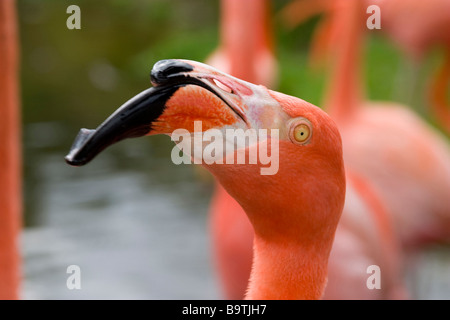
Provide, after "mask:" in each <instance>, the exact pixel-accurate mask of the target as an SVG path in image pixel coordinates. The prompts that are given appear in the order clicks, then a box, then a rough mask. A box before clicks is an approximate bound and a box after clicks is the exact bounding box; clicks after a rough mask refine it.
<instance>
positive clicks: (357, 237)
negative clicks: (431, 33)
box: [208, 0, 407, 300]
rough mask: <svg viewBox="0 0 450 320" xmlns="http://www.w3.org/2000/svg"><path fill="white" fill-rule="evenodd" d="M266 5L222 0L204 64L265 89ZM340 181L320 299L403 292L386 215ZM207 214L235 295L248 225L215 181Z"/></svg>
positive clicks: (271, 67) (268, 64) (242, 286)
mask: <svg viewBox="0 0 450 320" xmlns="http://www.w3.org/2000/svg"><path fill="white" fill-rule="evenodd" d="M318 4H320V3H318ZM267 5H268V3H267V1H260V0H257V1H245V2H242V1H233V0H232V1H223V2H222V12H223V18H222V22H221V30H222V33H221V34H222V45H221V46H220V48H219V49H218V50H217V51H216V52H215V53H214V54H213V55H212V57H211V58H209V59H208V63H209V64H212V65H214V66H215V67H217V68H222V70H223V71H226V72H227V73H230V74H232V75H233V76H236V77H239V78H242V79H244V80H247V81H250V82H255V83H261V84H263V85H266V86H268V87H270V86H271V85H273V84H274V82H275V80H274V74H275V70H276V67H275V58H274V57H273V48H272V46H271V43H272V42H273V41H272V40H270V39H269V37H270V36H271V32H270V29H269V28H267V27H266V30H264V29H262V28H261V27H259V26H268V25H269V23H268V21H267V20H268V14H267V11H268V8H267ZM262 6H265V9H262ZM253 9H254V10H253ZM257 13H259V16H258V15H257ZM236 30H239V31H240V32H236ZM261 32H264V34H261ZM261 57H264V58H261ZM268 57H270V58H268ZM264 62H265V63H264ZM347 181H348V188H347V195H348V199H347V201H346V203H347V204H346V207H345V209H344V212H343V217H342V219H341V222H340V224H339V226H338V230H337V234H336V240H335V243H334V246H333V250H332V253H331V257H330V262H329V270H330V275H331V276H330V277H329V280H328V286H327V289H326V293H325V295H324V298H327V299H355V298H356V299H376V298H403V297H406V296H407V294H406V293H405V290H404V289H403V285H401V281H399V280H397V279H396V278H398V277H399V271H400V265H401V259H400V254H399V252H398V245H397V244H396V240H395V239H393V238H394V236H393V235H392V230H391V227H390V221H389V217H388V213H387V212H386V210H385V208H384V207H383V205H382V204H381V203H380V202H379V200H378V199H377V196H376V195H375V194H374V191H373V189H372V188H371V187H370V186H369V185H368V184H367V182H363V180H362V179H360V178H359V177H357V176H356V175H355V174H353V175H352V176H351V177H348V178H347ZM210 217H211V234H212V240H213V241H212V242H213V256H214V260H215V265H216V269H217V270H218V275H219V280H220V281H221V285H222V288H223V291H224V296H225V297H226V298H228V299H233V300H234V299H241V298H242V297H244V294H245V290H246V288H247V282H248V279H249V276H250V267H251V264H252V247H253V229H252V226H251V224H250V223H249V221H248V219H247V216H246V215H245V212H244V211H243V209H242V208H241V206H240V205H239V204H238V203H237V202H236V200H234V199H233V197H231V196H230V195H229V194H228V193H227V192H226V190H225V189H224V188H223V187H222V186H221V185H220V184H218V183H217V184H216V187H215V193H214V195H213V200H212V204H211V208H210ZM380 221H381V222H380ZM374 226H375V228H374ZM350 239H351V241H350ZM343 261H345V262H344V263H342V262H343ZM369 262H370V263H369ZM349 263H351V264H352V267H349ZM372 264H376V265H382V267H383V268H382V269H383V270H385V271H386V281H385V282H384V283H383V290H380V291H370V290H368V289H367V287H366V286H365V281H366V279H367V273H366V267H367V266H369V265H372ZM344 288H345V289H344Z"/></svg>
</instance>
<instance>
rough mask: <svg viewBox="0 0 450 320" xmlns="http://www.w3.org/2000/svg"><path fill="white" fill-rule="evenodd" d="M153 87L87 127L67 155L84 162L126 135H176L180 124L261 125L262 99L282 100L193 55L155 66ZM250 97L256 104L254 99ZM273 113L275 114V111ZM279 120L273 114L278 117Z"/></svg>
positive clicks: (270, 104)
mask: <svg viewBox="0 0 450 320" xmlns="http://www.w3.org/2000/svg"><path fill="white" fill-rule="evenodd" d="M151 81H152V85H153V87H152V88H149V89H147V90H145V91H143V92H141V93H140V94H138V95H136V96H135V97H133V98H131V99H130V100H128V101H127V102H126V103H124V104H123V105H122V106H121V107H120V108H119V109H117V110H116V111H115V112H114V113H113V114H112V115H111V116H110V117H108V118H107V119H106V120H105V121H104V122H103V123H102V124H101V125H100V126H98V127H97V129H95V130H89V129H81V130H80V132H79V134H78V136H77V137H76V138H75V141H74V143H73V145H72V147H71V149H70V152H69V153H68V155H67V156H66V157H65V159H66V162H67V163H68V164H70V165H74V166H82V165H85V164H87V163H88V162H89V161H91V160H92V159H93V158H94V157H95V156H97V155H98V154H99V153H100V152H101V151H102V150H104V149H105V148H107V147H108V146H110V145H112V144H114V143H116V142H119V141H121V140H123V139H126V138H135V137H140V136H144V135H150V134H169V135H170V134H171V133H172V132H173V131H174V130H175V129H180V128H184V129H187V130H188V131H189V132H193V131H194V129H193V128H194V121H198V120H200V121H202V123H203V129H204V130H208V129H210V128H219V129H220V128H223V127H238V128H247V127H255V126H258V123H256V122H258V121H261V119H256V122H255V121H254V120H252V118H251V117H249V116H248V114H252V113H251V112H250V113H249V109H251V108H254V107H257V106H256V105H257V104H258V103H255V101H258V99H256V100H255V99H254V97H255V95H256V96H258V97H259V101H260V102H261V103H262V104H263V105H264V107H266V106H267V105H268V107H269V108H270V107H272V108H273V107H274V104H276V105H278V103H277V102H276V101H274V100H273V99H272V98H270V94H269V93H268V90H267V89H266V88H264V87H262V86H256V85H253V84H251V83H248V82H245V81H242V80H239V79H236V78H234V77H232V76H230V75H227V74H225V73H222V72H220V71H218V70H216V69H214V68H212V67H210V66H208V65H205V64H202V63H199V62H195V61H189V60H162V61H159V62H157V63H156V64H155V65H154V67H153V69H152V71H151ZM248 101H250V102H251V103H248ZM269 117H270V116H269ZM272 120H273V119H272Z"/></svg>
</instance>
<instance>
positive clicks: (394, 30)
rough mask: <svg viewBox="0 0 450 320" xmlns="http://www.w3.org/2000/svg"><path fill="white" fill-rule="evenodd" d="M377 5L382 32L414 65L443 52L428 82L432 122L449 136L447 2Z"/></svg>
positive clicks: (381, 1)
mask: <svg viewBox="0 0 450 320" xmlns="http://www.w3.org/2000/svg"><path fill="white" fill-rule="evenodd" d="M376 4H377V5H378V6H380V8H381V11H382V23H383V28H382V30H383V31H384V32H386V33H387V34H388V36H389V37H390V38H391V39H392V40H393V41H394V43H395V44H397V45H398V46H400V48H401V49H402V50H403V51H404V52H405V53H406V55H408V56H409V57H410V58H411V59H412V60H414V62H415V63H420V62H421V61H423V60H424V58H425V56H426V55H427V54H429V53H430V52H431V51H432V49H434V48H440V49H443V50H444V52H445V53H444V57H443V63H442V66H441V67H440V68H438V70H437V71H436V74H435V76H434V78H433V79H432V80H431V82H430V88H429V98H430V107H432V110H433V112H434V115H435V119H436V120H437V121H438V123H440V124H441V125H442V127H443V128H444V129H445V130H447V132H448V133H450V105H449V104H448V102H447V98H448V97H447V92H448V84H449V81H450V32H449V30H450V1H447V0H427V1H420V0H389V1H386V0H378V1H377V2H376Z"/></svg>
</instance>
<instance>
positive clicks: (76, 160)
mask: <svg viewBox="0 0 450 320" xmlns="http://www.w3.org/2000/svg"><path fill="white" fill-rule="evenodd" d="M151 82H152V85H153V87H152V88H150V89H147V90H145V91H144V92H142V93H140V94H138V95H137V96H135V97H133V98H132V99H130V100H129V101H127V102H126V103H125V104H123V105H122V106H121V107H120V108H119V109H117V110H116V111H115V112H114V113H113V114H112V115H111V116H110V117H109V118H107V119H106V120H105V121H104V122H103V123H102V124H101V125H100V126H99V127H98V128H97V129H95V130H88V129H81V131H80V133H79V135H78V136H77V138H76V139H75V142H74V144H73V146H72V148H71V150H70V152H69V154H68V155H67V156H66V161H67V163H69V164H71V165H74V166H81V165H84V164H86V163H88V162H89V161H91V160H92V159H93V158H94V157H95V156H96V155H98V154H99V153H100V152H101V151H102V150H104V149H105V148H106V147H108V146H110V145H112V144H114V143H116V142H118V141H121V140H123V139H126V138H133V137H140V136H145V135H154V134H167V135H170V136H172V138H173V137H174V135H175V133H176V132H177V129H178V130H181V129H182V131H183V132H184V134H187V138H186V136H184V137H183V139H179V140H182V141H177V142H178V143H179V144H178V146H179V147H180V146H181V147H182V150H183V151H184V152H185V153H188V154H189V155H190V156H191V157H192V158H193V159H195V158H196V151H195V150H197V151H198V150H200V152H199V154H201V156H200V158H201V159H200V161H199V163H201V164H203V165H204V166H206V168H207V169H208V170H209V171H211V172H212V173H213V174H214V175H215V176H216V177H217V178H218V180H219V181H220V182H221V183H222V184H223V186H224V187H225V188H226V189H227V191H228V192H229V193H230V194H231V195H232V196H233V197H234V198H235V199H236V200H237V201H238V202H239V203H240V204H241V205H242V206H243V208H244V209H245V210H246V212H252V213H249V217H250V219H251V220H252V223H253V225H254V226H255V229H257V225H258V224H259V223H260V222H261V221H264V223H265V224H270V223H272V224H273V219H272V218H270V217H269V216H267V219H260V218H259V217H258V218H256V217H255V215H259V216H263V215H265V214H266V212H278V214H277V219H278V222H279V223H277V224H276V225H273V226H271V228H269V229H272V231H274V232H281V233H285V232H286V228H288V229H290V228H291V222H290V221H292V217H291V216H289V215H292V213H288V212H284V211H285V210H284V209H283V208H285V207H286V201H288V200H289V199H290V200H289V201H292V202H293V203H294V204H295V203H297V202H301V203H303V206H305V205H306V210H308V206H311V208H312V206H313V203H317V202H318V201H317V200H320V199H317V197H320V198H321V199H322V200H323V201H320V206H324V207H326V206H337V207H339V208H340V209H339V210H337V211H339V213H338V214H336V215H335V217H333V218H332V219H329V217H327V216H326V215H324V216H323V217H322V216H316V217H314V219H322V220H324V221H326V220H329V221H331V223H332V224H333V225H335V224H336V225H337V220H338V219H339V216H340V211H341V210H342V206H343V201H344V200H343V199H344V193H345V191H344V190H345V178H344V176H345V175H344V169H343V160H342V146H341V139H340V135H339V132H338V130H337V128H336V125H335V124H334V122H333V121H332V120H331V119H330V117H329V116H328V115H327V114H326V113H325V112H324V111H322V110H321V109H320V108H318V107H316V106H313V105H311V104H309V103H308V102H306V101H304V100H301V99H298V98H295V97H291V96H287V95H284V94H281V93H278V92H275V91H271V90H269V89H267V88H265V87H264V86H258V85H254V84H252V83H249V82H246V81H242V80H240V79H237V78H235V77H232V76H230V75H228V74H225V73H223V72H220V71H219V70H217V69H215V68H212V67H210V66H208V65H205V64H202V63H199V62H195V61H189V60H162V61H159V62H157V63H156V64H155V65H154V67H153V69H152V71H151ZM199 124H201V129H200V132H198V131H199V130H196V129H198V128H199V127H200V126H199ZM208 132H209V133H211V132H213V133H215V134H214V135H213V136H214V138H211V135H210V136H209V138H208V139H203V140H200V141H201V142H200V144H197V145H196V142H195V141H196V139H195V138H196V136H197V135H203V137H205V135H206V134H207V133H208ZM228 133H230V134H228ZM189 137H191V138H193V139H188V138H189ZM218 137H220V139H219V138H218ZM200 139H201V138H200ZM173 140H174V139H173ZM183 141H184V142H183ZM186 141H187V142H188V145H187V146H186ZM197 141H198V140H197ZM213 141H214V142H215V143H216V144H215V147H217V148H214V152H205V151H207V148H210V149H211V144H208V142H213ZM220 146H222V147H223V148H222V149H221V148H220ZM264 150H265V151H264ZM205 153H207V155H206V156H205ZM239 154H240V156H242V157H241V158H240V159H241V160H243V159H244V160H243V161H241V162H239ZM252 155H253V156H254V157H253V160H251V158H252ZM255 155H256V156H255ZM231 159H233V161H231ZM268 159H269V161H270V162H271V163H269V161H268ZM263 169H267V170H265V171H264V170H263ZM256 190H260V192H264V193H265V194H267V197H269V198H270V199H271V201H270V205H267V203H265V202H264V201H260V199H261V197H254V196H252V192H257V191H256ZM283 210H284V211H283ZM313 211H314V210H310V211H309V212H310V213H312V212H313ZM325 211H326V210H325ZM256 212H259V213H256ZM253 218H255V219H253ZM297 218H298V217H296V219H297ZM310 218H311V217H310ZM271 219H272V220H271ZM253 220H254V221H253ZM271 221H272V222H271ZM303 226H304V227H305V228H308V227H310V226H308V224H305V223H303ZM261 228H262V229H266V230H267V229H268V226H267V225H265V226H261Z"/></svg>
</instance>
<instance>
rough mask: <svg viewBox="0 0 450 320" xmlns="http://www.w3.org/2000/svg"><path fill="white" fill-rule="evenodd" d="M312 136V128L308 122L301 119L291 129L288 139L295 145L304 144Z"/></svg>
mask: <svg viewBox="0 0 450 320" xmlns="http://www.w3.org/2000/svg"><path fill="white" fill-rule="evenodd" d="M311 135H312V127H311V124H310V122H309V121H308V120H306V119H302V120H300V121H298V122H296V123H295V124H293V126H292V127H291V130H290V134H289V137H290V139H291V141H292V142H294V143H296V144H306V143H307V142H308V141H309V140H310V138H311Z"/></svg>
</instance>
